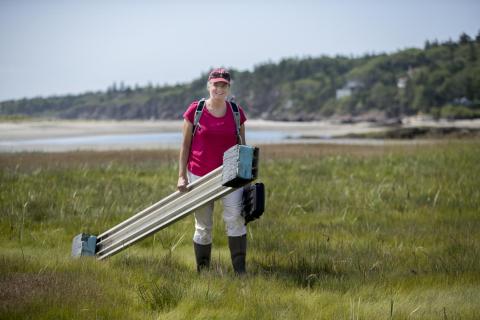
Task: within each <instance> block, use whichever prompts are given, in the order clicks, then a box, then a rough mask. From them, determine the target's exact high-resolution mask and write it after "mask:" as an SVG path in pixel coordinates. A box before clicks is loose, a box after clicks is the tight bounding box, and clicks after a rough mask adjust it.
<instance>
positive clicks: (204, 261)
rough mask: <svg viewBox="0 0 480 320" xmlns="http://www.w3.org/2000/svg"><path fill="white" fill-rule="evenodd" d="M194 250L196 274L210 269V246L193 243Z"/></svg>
mask: <svg viewBox="0 0 480 320" xmlns="http://www.w3.org/2000/svg"><path fill="white" fill-rule="evenodd" d="M193 249H194V250H195V259H196V260H197V272H200V271H202V270H203V269H208V268H209V267H210V254H211V252H212V244H198V243H196V242H195V241H194V242H193Z"/></svg>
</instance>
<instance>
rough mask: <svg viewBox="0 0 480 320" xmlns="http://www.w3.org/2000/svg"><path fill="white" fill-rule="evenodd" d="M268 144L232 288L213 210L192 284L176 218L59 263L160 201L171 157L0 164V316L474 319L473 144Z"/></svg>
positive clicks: (477, 242)
mask: <svg viewBox="0 0 480 320" xmlns="http://www.w3.org/2000/svg"><path fill="white" fill-rule="evenodd" d="M281 148H284V149H280V147H278V148H277V149H274V148H273V149H272V148H271V147H268V148H265V149H266V150H267V152H265V153H263V154H262V156H263V157H262V159H261V167H260V177H261V180H262V181H263V182H264V183H265V184H266V188H267V202H266V206H267V207H266V212H265V215H264V216H263V217H262V218H261V219H260V220H257V221H254V222H253V223H252V224H250V225H249V235H248V254H247V268H248V272H249V274H248V276H247V277H244V278H238V277H235V276H234V275H233V272H232V268H231V265H230V261H229V251H228V245H227V241H226V236H225V234H224V226H223V222H222V219H221V208H220V205H217V207H216V209H215V224H214V244H213V254H212V256H213V257H212V258H213V261H212V268H211V270H209V271H208V272H205V273H203V274H201V275H197V273H196V271H195V262H194V256H193V249H192V240H191V237H192V233H193V218H192V217H187V218H186V219H184V220H182V221H179V222H178V223H176V224H174V225H172V226H170V227H169V228H167V229H164V230H162V231H160V232H159V233H157V234H156V235H155V236H153V237H150V238H148V239H145V240H143V241H142V242H141V243H139V244H137V245H135V246H132V247H130V248H129V249H127V250H126V251H125V252H122V253H120V254H118V255H116V256H114V257H112V258H111V259H109V260H107V261H101V262H99V261H96V260H94V259H92V258H82V259H77V260H74V259H71V258H70V250H71V241H72V238H73V236H74V235H76V234H78V233H80V232H89V233H92V234H99V233H101V232H102V231H104V230H106V229H108V228H109V227H111V226H113V225H114V224H116V223H118V222H120V221H122V220H123V219H125V218H127V217H128V216H130V215H131V214H133V213H135V212H136V211H138V210H141V209H143V208H144V207H146V206H147V205H149V204H151V203H153V202H155V201H158V200H159V199H160V198H162V197H164V196H166V195H168V194H170V193H171V192H173V191H174V190H175V183H176V172H177V170H176V161H175V158H174V157H170V156H168V157H165V156H162V155H161V154H158V153H142V156H141V157H139V156H134V155H135V152H118V153H109V154H108V155H105V154H104V153H98V154H95V153H92V154H91V156H88V157H86V156H85V153H72V154H68V156H66V155H65V154H58V155H55V154H51V155H48V157H49V158H48V159H49V160H48V161H45V155H44V154H18V155H6V154H4V155H0V166H1V169H2V170H1V173H0V203H1V208H0V216H1V224H0V241H1V245H0V246H1V251H0V318H1V319H53V318H54V319H475V318H476V316H477V314H478V310H480V302H479V301H480V300H479V299H478V297H479V296H480V262H479V261H480V237H479V231H478V230H480V209H479V208H480V179H478V176H477V173H478V172H480V162H479V160H480V142H476V141H473V142H472V141H470V142H455V143H454V142H452V143H444V144H438V145H435V146H425V147H416V146H411V147H395V148H381V147H378V149H375V150H374V151H373V152H372V149H371V147H368V148H367V147H364V148H362V147H356V148H352V149H348V148H343V149H338V150H337V149H334V150H331V149H328V148H329V147H325V146H321V145H318V146H304V147H299V146H295V147H293V146H292V147H289V146H283V147H281ZM288 148H292V149H293V148H294V149H295V152H293V153H288ZM327 149H328V150H327ZM261 150H262V149H261ZM302 150H303V152H302ZM279 154H281V155H283V156H281V157H279V156H278V155H279ZM157 156H158V160H155V159H156V158H155V157H157ZM68 159H69V160H71V161H67V160H68ZM78 159H82V160H81V161H79V160H78Z"/></svg>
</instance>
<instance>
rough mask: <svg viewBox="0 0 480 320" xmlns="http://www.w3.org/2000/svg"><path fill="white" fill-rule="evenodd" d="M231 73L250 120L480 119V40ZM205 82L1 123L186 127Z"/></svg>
mask: <svg viewBox="0 0 480 320" xmlns="http://www.w3.org/2000/svg"><path fill="white" fill-rule="evenodd" d="M231 72H232V78H233V82H232V94H233V95H234V97H235V99H236V101H237V102H238V103H239V104H240V105H242V106H243V107H244V109H245V110H246V112H247V113H248V115H249V117H250V118H262V119H269V120H300V121H302V120H319V119H325V118H331V117H366V118H368V117H376V118H385V119H389V118H398V117H403V116H409V115H416V114H419V113H421V114H426V115H431V116H433V117H441V118H452V119H459V118H476V117H480V32H479V33H478V34H477V35H476V37H474V38H472V37H470V36H469V35H468V34H466V33H463V34H461V35H460V36H459V38H458V40H456V41H454V40H448V41H445V42H439V41H437V40H434V41H426V42H425V46H424V48H421V49H420V48H411V49H405V50H400V51H397V52H395V53H391V54H367V55H363V56H360V57H346V56H335V57H329V56H320V57H307V58H286V59H283V60H281V61H279V62H277V63H273V62H268V63H262V64H259V65H257V66H255V67H254V69H253V70H252V71H241V70H235V69H231ZM206 78H207V74H202V75H200V76H199V77H198V78H197V79H195V80H193V81H191V82H189V83H184V84H177V85H164V86H153V85H148V86H144V87H139V86H135V87H134V88H131V87H129V86H125V85H124V84H123V83H120V84H119V85H117V84H114V85H112V86H111V87H109V88H108V89H107V90H105V91H99V92H87V93H84V94H79V95H64V96H53V97H37V98H32V99H26V98H25V99H18V100H10V101H4V102H1V103H0V115H3V116H10V117H11V116H28V117H47V118H64V119H117V120H124V119H180V118H181V116H182V113H183V112H184V110H185V108H186V106H187V105H188V104H189V103H190V102H191V101H192V100H195V99H199V98H201V97H203V96H205V95H206V94H207V91H206V80H205V79H206Z"/></svg>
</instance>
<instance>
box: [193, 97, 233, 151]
mask: <svg viewBox="0 0 480 320" xmlns="http://www.w3.org/2000/svg"><path fill="white" fill-rule="evenodd" d="M228 105H229V106H230V108H231V109H232V112H233V118H234V120H235V128H236V131H237V142H238V143H243V141H242V137H241V136H240V110H239V109H238V106H237V104H236V103H235V102H234V101H233V99H230V101H228ZM204 107H205V98H202V99H201V100H200V101H198V104H197V109H196V110H195V118H194V119H193V129H192V136H194V135H195V133H196V132H197V128H198V123H199V122H200V117H201V116H202V112H203V108H204Z"/></svg>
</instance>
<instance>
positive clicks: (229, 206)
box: [177, 68, 247, 274]
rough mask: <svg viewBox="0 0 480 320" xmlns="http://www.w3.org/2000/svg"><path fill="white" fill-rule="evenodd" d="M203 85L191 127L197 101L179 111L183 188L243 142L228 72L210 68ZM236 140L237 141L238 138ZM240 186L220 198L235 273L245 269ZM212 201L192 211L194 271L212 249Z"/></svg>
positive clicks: (206, 263)
mask: <svg viewBox="0 0 480 320" xmlns="http://www.w3.org/2000/svg"><path fill="white" fill-rule="evenodd" d="M207 89H208V92H209V95H210V97H209V98H208V99H206V100H205V102H204V107H203V110H202V112H201V114H200V118H199V121H198V125H197V126H196V128H194V123H195V113H196V110H197V106H198V105H199V101H195V102H193V103H192V104H190V106H189V107H188V109H187V111H186V112H185V113H184V114H183V118H184V122H183V142H182V145H181V148H180V159H179V172H178V184H177V188H178V190H179V191H181V192H185V191H187V188H186V187H187V185H188V183H189V182H193V181H195V180H196V179H198V178H200V177H201V176H204V175H205V174H207V173H209V172H211V171H212V170H214V169H216V168H218V167H219V166H221V165H222V162H223V153H224V152H225V151H226V150H227V149H229V148H230V147H231V146H233V145H235V144H237V143H245V126H244V122H245V121H246V117H245V114H244V112H243V110H242V108H240V107H238V109H239V110H238V111H239V112H240V121H239V122H240V132H239V135H240V136H238V135H237V125H236V121H235V118H234V112H233V110H232V105H231V104H230V103H229V102H227V97H228V95H229V93H230V73H229V72H228V71H227V70H226V69H223V68H219V69H214V70H212V71H211V72H210V74H209V76H208V83H207ZM238 140H240V141H241V142H239V141H238ZM242 194H243V188H239V189H237V190H235V191H234V192H232V193H230V194H229V195H227V196H225V197H223V198H222V200H223V207H224V212H223V219H224V221H225V225H226V231H227V235H228V245H229V248H230V254H231V258H232V265H233V269H234V270H235V273H237V274H243V273H245V256H246V249H247V236H246V234H247V229H246V226H245V220H244V219H243V217H242V216H241V215H240V213H241V210H242ZM212 227H213V202H211V203H209V204H207V205H205V206H204V207H202V208H200V209H198V210H197V211H196V212H195V234H194V236H193V247H194V251H195V258H196V262H197V271H198V272H200V270H202V269H204V268H208V267H209V266H210V256H211V249H212Z"/></svg>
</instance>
